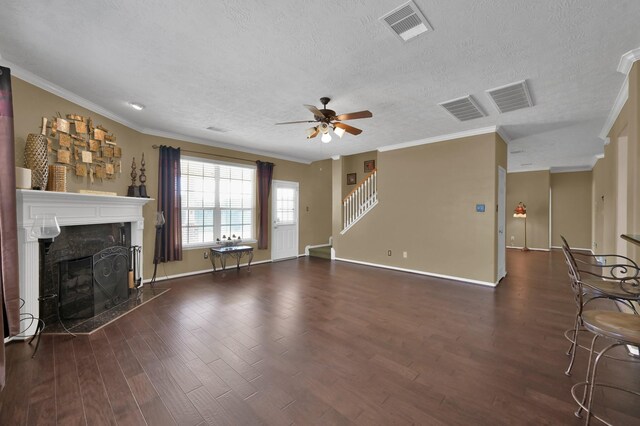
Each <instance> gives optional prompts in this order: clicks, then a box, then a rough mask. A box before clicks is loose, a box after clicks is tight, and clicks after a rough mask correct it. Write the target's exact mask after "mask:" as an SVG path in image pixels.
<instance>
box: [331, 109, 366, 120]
mask: <svg viewBox="0 0 640 426" xmlns="http://www.w3.org/2000/svg"><path fill="white" fill-rule="evenodd" d="M371 117H373V114H372V113H371V111H358V112H350V113H348V114H340V115H339V116H337V117H336V120H338V121H344V120H355V119H357V118H371Z"/></svg>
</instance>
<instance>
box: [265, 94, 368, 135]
mask: <svg viewBox="0 0 640 426" xmlns="http://www.w3.org/2000/svg"><path fill="white" fill-rule="evenodd" d="M330 100H331V99H330V98H326V97H325V98H320V103H322V109H318V108H316V107H314V106H313V105H304V107H305V108H307V109H308V110H309V111H311V112H312V113H313V120H302V121H287V122H285V123H276V124H297V123H315V122H318V125H316V126H313V127H309V128H308V129H307V130H306V133H307V139H311V138H315V137H316V136H318V135H319V134H320V133H322V138H321V140H322V142H324V143H329V142H331V135H330V134H329V130H333V133H335V134H336V135H338V137H340V138H341V137H342V136H343V135H344V134H345V132H347V133H350V134H352V135H359V134H360V133H362V130H360V129H357V128H355V127H353V126H349V125H348V124H344V123H342V121H346V120H355V119H358V118H371V117H373V114H372V113H371V111H366V110H365V111H358V112H350V113H348V114H340V115H336V112H335V111H333V110H331V109H327V104H328V103H329V101H330Z"/></svg>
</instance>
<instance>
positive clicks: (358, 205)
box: [340, 169, 378, 234]
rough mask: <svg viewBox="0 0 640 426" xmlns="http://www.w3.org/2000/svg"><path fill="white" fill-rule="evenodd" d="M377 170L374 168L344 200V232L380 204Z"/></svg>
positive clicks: (342, 232)
mask: <svg viewBox="0 0 640 426" xmlns="http://www.w3.org/2000/svg"><path fill="white" fill-rule="evenodd" d="M376 173H377V170H376V169H373V171H372V172H371V173H369V174H368V175H367V177H365V178H364V179H363V180H362V181H361V182H360V183H359V184H358V185H357V186H356V187H355V188H354V189H353V191H351V192H350V193H349V195H347V196H346V197H345V198H344V200H342V218H343V229H342V231H341V232H340V233H341V234H344V233H345V232H347V230H348V229H349V228H351V227H352V226H353V225H355V224H356V222H358V221H359V220H360V219H361V218H362V217H363V216H364V215H365V214H367V212H368V211H369V210H371V209H372V208H373V207H374V206H375V205H376V204H378V189H377V186H376V182H377V178H376Z"/></svg>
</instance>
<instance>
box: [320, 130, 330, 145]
mask: <svg viewBox="0 0 640 426" xmlns="http://www.w3.org/2000/svg"><path fill="white" fill-rule="evenodd" d="M320 140H321V141H322V143H329V142H331V135H330V134H329V132H327V133H324V134H323V135H322V138H320Z"/></svg>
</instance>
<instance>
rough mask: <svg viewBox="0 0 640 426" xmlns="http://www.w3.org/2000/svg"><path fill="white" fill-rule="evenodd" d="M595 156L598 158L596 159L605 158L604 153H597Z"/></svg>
mask: <svg viewBox="0 0 640 426" xmlns="http://www.w3.org/2000/svg"><path fill="white" fill-rule="evenodd" d="M594 158H595V159H596V161H598V160H602V159H603V158H604V154H597V155H595V156H594Z"/></svg>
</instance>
